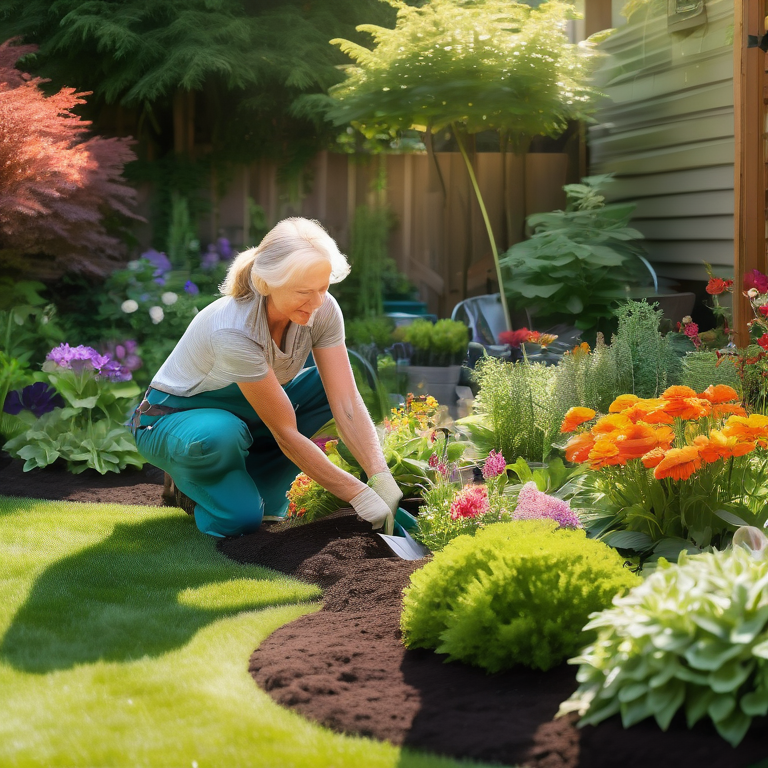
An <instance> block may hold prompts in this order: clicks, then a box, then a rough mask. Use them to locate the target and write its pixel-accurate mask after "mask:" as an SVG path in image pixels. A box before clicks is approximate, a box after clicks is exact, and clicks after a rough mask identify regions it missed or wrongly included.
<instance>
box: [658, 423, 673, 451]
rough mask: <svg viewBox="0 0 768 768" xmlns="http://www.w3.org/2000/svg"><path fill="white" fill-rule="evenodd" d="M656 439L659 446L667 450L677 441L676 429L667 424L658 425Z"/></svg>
mask: <svg viewBox="0 0 768 768" xmlns="http://www.w3.org/2000/svg"><path fill="white" fill-rule="evenodd" d="M656 439H657V440H658V441H659V448H663V449H664V450H665V451H666V450H667V448H671V447H672V443H674V442H675V431H674V430H673V429H671V428H670V427H667V426H662V427H657V428H656Z"/></svg>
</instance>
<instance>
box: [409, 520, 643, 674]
mask: <svg viewBox="0 0 768 768" xmlns="http://www.w3.org/2000/svg"><path fill="white" fill-rule="evenodd" d="M556 529H557V523H556V522H554V521H549V520H547V521H545V520H525V521H519V522H511V523H499V524H498V525H492V526H489V527H488V528H485V529H483V530H481V531H478V533H477V534H476V535H475V536H474V537H469V536H460V537H459V538H457V539H454V540H453V541H452V542H451V543H450V544H448V546H446V547H445V549H443V550H442V551H441V552H438V553H436V554H435V556H434V559H433V560H432V561H431V562H429V563H427V565H425V566H424V568H421V569H420V570H418V571H415V572H414V573H413V574H412V576H411V583H410V586H409V587H408V588H407V589H406V591H405V597H404V600H403V614H402V617H401V629H402V632H403V638H404V642H405V644H406V645H407V646H408V647H409V648H434V649H435V650H436V651H437V653H445V654H448V660H449V661H452V660H459V661H464V662H467V663H469V664H473V665H476V666H479V667H482V668H483V669H486V670H488V671H489V672H497V671H500V670H502V669H508V668H510V667H513V666H514V665H516V664H522V665H524V666H527V667H532V668H534V669H543V670H546V669H551V668H552V667H553V666H555V665H557V664H559V663H560V662H561V661H562V660H563V659H564V658H566V657H567V656H568V655H570V654H572V653H573V652H574V649H576V648H578V647H579V646H580V645H582V644H583V642H584V640H583V635H582V631H581V628H582V627H583V625H584V623H585V621H586V620H587V617H588V616H589V614H590V613H592V612H593V611H596V610H600V609H602V608H607V607H608V606H609V605H610V604H611V600H612V599H613V598H614V596H615V595H617V594H619V593H622V592H624V591H626V590H627V589H629V588H630V587H632V586H635V585H636V584H637V583H638V581H639V579H638V577H637V576H635V575H634V574H632V573H631V572H630V571H629V570H627V569H626V568H624V567H623V559H622V558H621V557H620V556H619V555H618V553H617V552H615V551H614V550H612V549H610V548H609V547H607V546H606V545H604V544H602V543H600V542H598V541H593V540H590V539H587V538H586V537H585V535H584V532H583V531H579V530H556ZM564 575H567V577H566V576H564Z"/></svg>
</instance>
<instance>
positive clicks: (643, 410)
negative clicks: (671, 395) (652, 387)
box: [624, 399, 675, 424]
mask: <svg viewBox="0 0 768 768" xmlns="http://www.w3.org/2000/svg"><path fill="white" fill-rule="evenodd" d="M665 404H666V401H664V400H661V399H649V400H640V401H639V402H637V403H635V404H634V405H633V406H632V407H631V408H628V409H627V410H626V411H624V415H625V416H626V417H627V418H628V419H630V420H631V421H633V422H638V421H642V422H645V423H646V424H672V423H673V422H674V420H675V419H674V417H673V416H671V415H670V414H668V413H667V412H666V410H665V409H664V406H665Z"/></svg>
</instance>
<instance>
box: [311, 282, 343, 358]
mask: <svg viewBox="0 0 768 768" xmlns="http://www.w3.org/2000/svg"><path fill="white" fill-rule="evenodd" d="M311 334H312V348H313V349H316V348H321V347H338V346H340V345H341V344H343V343H344V316H343V315H342V314H341V308H340V307H339V304H338V302H337V301H336V299H334V298H333V296H331V294H330V293H327V294H326V295H325V301H324V302H323V305H322V306H321V307H320V309H319V310H318V311H317V317H316V318H315V321H314V323H313V325H312V330H311Z"/></svg>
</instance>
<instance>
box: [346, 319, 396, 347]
mask: <svg viewBox="0 0 768 768" xmlns="http://www.w3.org/2000/svg"><path fill="white" fill-rule="evenodd" d="M394 327H395V324H394V321H393V320H392V318H389V317H385V316H383V315H381V316H378V317H361V318H358V319H356V320H349V321H346V322H345V324H344V329H345V332H346V337H347V338H346V342H347V347H351V348H352V349H358V348H359V347H365V346H367V345H369V344H375V345H376V347H377V348H378V349H380V350H382V351H383V350H384V349H386V348H387V347H388V346H389V345H390V344H391V343H392V331H393V330H394Z"/></svg>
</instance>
